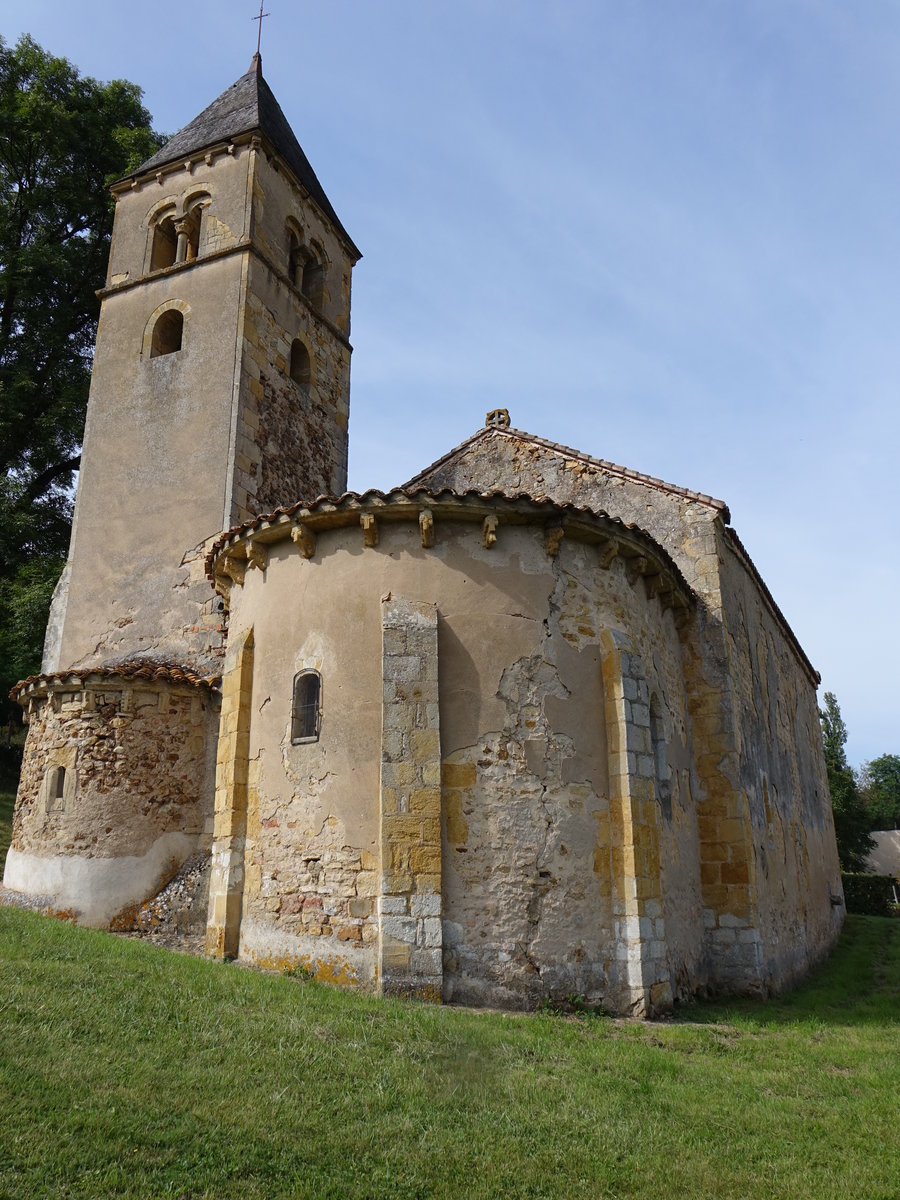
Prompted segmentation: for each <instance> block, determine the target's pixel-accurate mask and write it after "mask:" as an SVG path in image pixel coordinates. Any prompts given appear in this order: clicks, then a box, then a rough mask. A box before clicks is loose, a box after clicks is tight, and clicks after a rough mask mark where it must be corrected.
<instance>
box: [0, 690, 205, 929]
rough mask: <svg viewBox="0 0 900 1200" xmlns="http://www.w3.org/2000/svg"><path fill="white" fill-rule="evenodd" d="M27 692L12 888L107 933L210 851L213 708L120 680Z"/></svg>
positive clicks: (9, 875)
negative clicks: (198, 854) (187, 863)
mask: <svg viewBox="0 0 900 1200" xmlns="http://www.w3.org/2000/svg"><path fill="white" fill-rule="evenodd" d="M31 690H32V698H31V699H30V700H29V729H28V737H27V741H26V746H25V757H24V762H23V770H22V776H21V780H20V783H19V791H18V796H17V800H16V809H15V819H14V824H13V837H12V846H11V849H10V852H9V855H8V857H7V863H6V872H5V876H4V885H5V886H6V887H8V888H11V889H13V890H21V891H25V892H27V893H29V894H31V895H32V896H35V895H38V896H43V897H46V899H47V904H48V906H49V907H52V908H54V909H64V910H71V911H72V912H73V913H74V914H75V915H76V916H77V917H78V919H79V921H81V922H82V923H83V924H87V925H98V926H101V927H102V926H106V925H108V924H109V923H110V921H112V920H113V919H114V918H115V917H117V916H118V915H120V914H122V912H123V910H126V909H128V908H130V907H131V906H136V905H138V904H140V902H141V901H143V900H145V899H146V898H148V897H150V896H153V895H154V894H155V893H156V892H157V891H158V890H159V888H160V887H161V886H162V885H163V884H164V883H165V882H166V881H167V879H169V878H170V877H171V876H172V875H173V874H174V873H175V871H176V870H177V868H178V867H179V866H180V865H181V863H182V862H183V861H184V860H185V859H186V858H187V857H188V855H190V854H191V853H193V852H195V851H196V850H197V849H198V848H208V847H209V844H210V839H211V834H212V822H211V818H212V765H213V763H212V759H213V755H214V745H215V741H214V739H215V731H216V725H217V718H218V712H217V704H216V702H215V699H214V696H213V694H212V693H210V692H209V691H208V690H207V689H206V688H202V687H190V686H178V685H174V684H166V683H156V684H154V685H152V686H151V685H146V684H144V685H141V684H136V683H134V682H132V681H127V680H123V679H117V678H115V677H108V678H105V679H99V678H98V679H94V680H88V681H79V680H78V679H77V678H70V679H68V680H66V679H65V677H63V678H62V679H60V680H56V681H50V682H49V683H46V682H45V683H38V684H37V685H36V686H35V687H34V688H33V689H31ZM59 768H62V769H63V779H62V784H61V787H57V783H58V778H59V777H58V774H57V772H58V769H59ZM58 791H60V792H61V794H60V795H57V792H58Z"/></svg>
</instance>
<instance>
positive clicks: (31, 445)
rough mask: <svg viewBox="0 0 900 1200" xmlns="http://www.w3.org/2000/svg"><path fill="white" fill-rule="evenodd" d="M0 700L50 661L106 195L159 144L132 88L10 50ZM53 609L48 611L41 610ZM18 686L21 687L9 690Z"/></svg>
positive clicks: (102, 261) (1, 85) (104, 240)
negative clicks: (53, 600)
mask: <svg viewBox="0 0 900 1200" xmlns="http://www.w3.org/2000/svg"><path fill="white" fill-rule="evenodd" d="M0 126H2V129H3V137H2V138H0V467H2V471H0V647H2V649H3V650H4V651H5V657H4V661H3V664H2V667H0V687H2V688H3V695H4V697H5V693H6V690H7V689H8V686H9V684H10V683H12V682H14V681H15V678H16V677H17V674H16V673H17V672H22V671H24V672H26V673H27V672H29V671H33V670H35V669H36V667H37V666H38V664H39V661H40V650H39V645H38V642H39V639H38V637H37V634H36V630H37V629H38V628H39V627H40V626H41V625H42V620H41V618H40V611H39V610H40V608H41V605H43V618H44V620H45V619H46V610H47V606H48V604H49V597H50V592H51V590H52V587H53V581H54V574H58V572H59V569H60V564H61V562H62V561H63V560H64V558H65V555H66V552H67V549H68V540H69V532H70V526H71V509H72V482H73V477H74V472H75V471H76V470H77V469H78V465H79V447H80V442H81V436H82V431H83V428H84V417H85V410H86V407H87V395H88V387H89V383H90V368H91V355H92V351H93V343H94V336H95V332H96V325H97V315H98V312H99V301H98V299H97V296H96V294H95V293H96V290H97V289H98V288H99V287H102V285H103V282H104V277H105V271H106V262H107V258H108V254H109V239H110V234H111V231H112V216H113V204H112V199H111V197H110V194H109V184H110V183H111V182H112V181H113V180H114V179H116V178H117V177H120V176H122V175H125V174H127V173H128V171H129V170H132V169H134V167H136V166H137V165H138V164H139V163H140V162H141V161H142V160H143V159H144V158H146V157H148V156H149V155H151V154H152V153H153V152H154V150H155V149H156V147H157V146H158V145H159V144H160V139H159V138H158V137H157V135H156V134H154V133H153V131H152V130H151V128H150V116H149V114H148V112H147V111H146V109H145V108H144V107H143V105H142V104H141V92H140V90H139V89H138V88H137V87H136V86H135V85H134V84H132V83H127V82H124V81H121V80H115V81H113V82H112V83H99V82H97V80H94V79H90V78H87V77H81V76H79V74H78V71H77V70H76V68H75V67H74V66H72V64H71V63H69V62H67V61H66V60H65V59H62V58H55V57H53V56H52V55H50V54H47V53H46V52H45V51H44V50H42V49H41V47H40V46H38V45H37V43H36V42H34V41H32V39H31V38H29V37H23V38H21V39H20V41H19V42H18V43H17V45H16V46H15V47H9V46H7V45H6V44H5V43H4V42H3V41H2V39H0ZM40 597H42V599H39V598H40ZM10 676H11V678H10Z"/></svg>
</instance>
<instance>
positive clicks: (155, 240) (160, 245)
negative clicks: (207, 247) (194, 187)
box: [150, 192, 209, 271]
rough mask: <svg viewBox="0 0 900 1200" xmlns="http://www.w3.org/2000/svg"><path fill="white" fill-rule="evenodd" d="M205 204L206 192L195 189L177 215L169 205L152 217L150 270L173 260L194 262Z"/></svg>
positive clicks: (199, 250) (162, 267) (200, 238)
mask: <svg viewBox="0 0 900 1200" xmlns="http://www.w3.org/2000/svg"><path fill="white" fill-rule="evenodd" d="M208 207H209V196H208V194H207V193H206V192H198V193H197V194H196V195H194V196H192V197H191V199H190V200H189V201H188V202H187V203H186V204H185V206H184V211H183V212H182V213H181V215H180V216H179V215H178V212H177V209H176V208H175V207H172V206H170V207H169V208H164V209H163V210H162V211H161V212H160V213H159V214H158V215H157V216H156V217H155V218H154V220H153V224H152V227H151V237H152V242H151V246H150V270H151V271H162V270H165V268H166V267H173V266H175V264H176V263H185V262H193V261H194V259H196V258H199V257H200V254H201V250H202V241H203V228H204V216H205V212H206V209H207V208H208Z"/></svg>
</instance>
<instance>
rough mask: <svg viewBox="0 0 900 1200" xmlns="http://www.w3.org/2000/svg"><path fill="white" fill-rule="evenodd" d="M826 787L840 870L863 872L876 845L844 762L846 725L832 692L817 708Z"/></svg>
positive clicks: (851, 775) (866, 815)
mask: <svg viewBox="0 0 900 1200" xmlns="http://www.w3.org/2000/svg"><path fill="white" fill-rule="evenodd" d="M819 720H820V721H821V722H822V740H823V742H824V746H825V766H826V768H827V771H828V790H829V792H830V794H831V807H832V810H833V812H834V831H835V834H836V836H837V848H838V858H839V859H840V862H841V870H843V871H864V870H865V869H866V858H867V856H868V854H869V852H870V850H872V848H873V847H874V845H875V842H874V841H873V839H872V838H871V837H870V836H869V819H868V814H867V813H866V809H865V806H864V805H863V802H862V798H861V797H860V794H859V788H858V786H857V783H856V776H855V775H854V774H853V770H852V768H851V767H850V765H849V764H848V762H847V754H846V751H845V750H844V746H845V744H846V742H847V726H846V725H845V724H844V718H843V717H842V716H841V710H840V707H839V706H838V702H837V700H836V699H835V695H834V692H826V693H825V707H824V709H822V708H820V709H819Z"/></svg>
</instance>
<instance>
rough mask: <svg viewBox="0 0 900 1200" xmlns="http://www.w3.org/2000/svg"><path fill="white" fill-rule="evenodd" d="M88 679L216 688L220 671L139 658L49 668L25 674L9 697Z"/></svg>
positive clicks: (219, 678) (219, 679)
mask: <svg viewBox="0 0 900 1200" xmlns="http://www.w3.org/2000/svg"><path fill="white" fill-rule="evenodd" d="M89 679H137V680H146V681H148V682H152V683H159V682H164V683H182V684H189V685H190V686H192V687H205V688H209V689H210V690H215V689H216V688H218V686H219V684H220V683H221V682H222V678H221V676H220V675H202V674H201V673H200V672H199V671H195V670H193V668H191V667H189V666H186V665H184V664H180V663H165V662H158V661H157V660H155V659H150V658H139V659H132V660H131V661H129V662H123V663H116V664H114V665H112V666H102V667H72V668H71V669H70V670H68V671H53V672H51V673H49V674H46V675H29V676H28V678H27V679H23V680H21V681H20V682H19V683H17V684H16V685H15V687H14V688H13V689H12V690H11V691H10V693H9V698H10V700H17V699H18V698H19V697H20V696H21V695H22V694H23V693H24V692H26V691H30V690H31V689H32V688H33V687H35V686H36V685H37V686H40V685H42V684H54V683H60V684H64V683H66V682H67V681H68V680H72V681H73V682H75V683H76V684H81V683H84V682H86V681H87V680H89Z"/></svg>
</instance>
